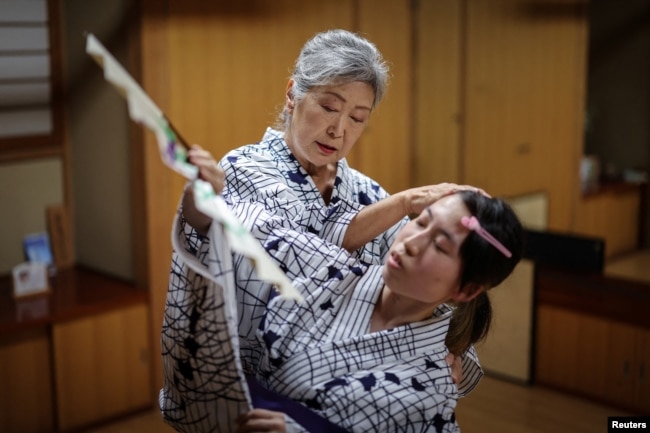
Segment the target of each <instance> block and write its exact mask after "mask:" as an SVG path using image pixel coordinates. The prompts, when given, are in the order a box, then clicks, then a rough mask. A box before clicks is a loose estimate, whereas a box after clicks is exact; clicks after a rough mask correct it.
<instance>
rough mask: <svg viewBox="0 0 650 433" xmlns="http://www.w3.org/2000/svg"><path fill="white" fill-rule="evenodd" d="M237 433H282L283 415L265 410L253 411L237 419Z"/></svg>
mask: <svg viewBox="0 0 650 433" xmlns="http://www.w3.org/2000/svg"><path fill="white" fill-rule="evenodd" d="M236 421H237V424H238V425H239V429H238V430H237V432H238V433H253V432H272V433H284V432H285V431H286V422H285V418H284V413H282V412H275V411H272V410H265V409H253V410H251V411H249V412H247V413H245V414H243V415H241V416H239V418H237V420H236Z"/></svg>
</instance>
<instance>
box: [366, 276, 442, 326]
mask: <svg viewBox="0 0 650 433" xmlns="http://www.w3.org/2000/svg"><path fill="white" fill-rule="evenodd" d="M438 305H439V304H435V305H433V304H423V303H422V302H418V301H415V300H413V299H410V298H406V297H404V296H401V295H397V294H395V293H394V292H392V291H391V290H390V288H389V287H388V286H384V288H383V289H382V291H381V294H380V295H379V298H378V299H377V303H376V304H375V309H374V310H373V312H372V316H371V318H370V332H376V331H382V330H384V329H391V328H395V327H398V326H402V325H406V324H408V323H414V322H420V321H422V320H426V319H428V318H429V317H431V316H432V315H433V312H434V311H435V310H436V308H438Z"/></svg>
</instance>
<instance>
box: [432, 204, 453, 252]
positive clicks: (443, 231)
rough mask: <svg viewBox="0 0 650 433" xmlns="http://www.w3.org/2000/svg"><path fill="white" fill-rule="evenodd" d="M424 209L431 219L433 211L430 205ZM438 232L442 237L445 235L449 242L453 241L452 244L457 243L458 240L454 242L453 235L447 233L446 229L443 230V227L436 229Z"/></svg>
mask: <svg viewBox="0 0 650 433" xmlns="http://www.w3.org/2000/svg"><path fill="white" fill-rule="evenodd" d="M425 210H426V211H427V213H428V214H429V218H430V219H431V220H433V212H431V207H430V206H429V207H427V208H425ZM438 232H439V233H440V234H442V235H443V236H444V237H446V238H447V239H449V242H451V243H453V244H454V245H456V244H457V243H458V242H456V241H455V240H454V237H453V236H452V235H451V234H449V232H448V231H447V230H444V229H438Z"/></svg>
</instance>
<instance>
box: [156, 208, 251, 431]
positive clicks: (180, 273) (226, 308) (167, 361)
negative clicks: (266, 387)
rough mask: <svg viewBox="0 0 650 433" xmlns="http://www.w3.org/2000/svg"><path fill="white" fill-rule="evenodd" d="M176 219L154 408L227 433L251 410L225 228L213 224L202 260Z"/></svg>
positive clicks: (181, 423)
mask: <svg viewBox="0 0 650 433" xmlns="http://www.w3.org/2000/svg"><path fill="white" fill-rule="evenodd" d="M180 223H181V221H180V211H179V212H178V213H177V215H176V218H175V219H174V224H173V228H172V243H173V245H174V251H175V253H174V262H173V265H172V272H171V274H170V278H169V289H168V292H167V299H166V303H165V311H164V315H163V324H162V334H161V349H162V366H163V387H162V389H161V390H160V394H159V407H160V411H161V413H162V416H163V419H164V421H165V422H166V423H167V424H169V425H171V426H173V427H174V428H175V429H176V430H178V431H182V432H185V433H200V432H206V431H213V432H220V433H230V432H234V431H236V426H235V425H234V420H235V419H236V418H237V416H239V415H240V414H242V413H245V412H247V411H248V410H250V408H251V403H250V396H249V393H248V388H247V386H246V383H245V376H244V372H243V367H242V364H241V360H240V356H239V339H238V338H237V321H236V310H237V307H236V305H235V296H234V294H233V290H234V281H233V263H232V253H231V252H230V249H229V245H228V243H227V241H226V240H225V236H224V234H223V228H222V227H221V226H220V225H218V224H213V225H212V226H211V228H210V240H211V242H210V244H209V250H208V253H207V256H206V257H202V259H203V260H200V259H199V257H197V255H196V254H195V252H194V251H193V247H192V246H191V245H190V244H188V242H187V238H186V235H185V234H186V233H185V230H184V229H183V227H182V224H180Z"/></svg>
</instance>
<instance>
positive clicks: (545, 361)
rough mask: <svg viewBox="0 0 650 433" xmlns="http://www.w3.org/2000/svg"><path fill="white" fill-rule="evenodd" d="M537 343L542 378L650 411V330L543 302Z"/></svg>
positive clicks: (546, 382)
mask: <svg viewBox="0 0 650 433" xmlns="http://www.w3.org/2000/svg"><path fill="white" fill-rule="evenodd" d="M536 342H537V343H536V370H535V371H536V377H535V379H536V382H537V383H540V384H544V385H550V386H553V387H556V388H559V389H563V390H566V391H570V392H573V393H576V394H579V395H583V396H585V397H589V398H593V399H596V400H599V401H602V402H606V403H609V404H613V405H617V406H619V407H623V408H626V409H629V410H632V411H635V412H636V413H638V414H645V413H648V412H649V411H650V385H649V380H648V377H647V376H648V369H650V330H648V329H645V328H642V327H639V326H633V325H629V324H625V323H621V322H616V321H611V320H608V319H603V318H600V317H595V316H591V315H588V314H584V313H578V312H574V311H570V310H566V309H563V308H560V307H555V306H547V305H542V306H540V307H539V308H538V310H537V339H536Z"/></svg>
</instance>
